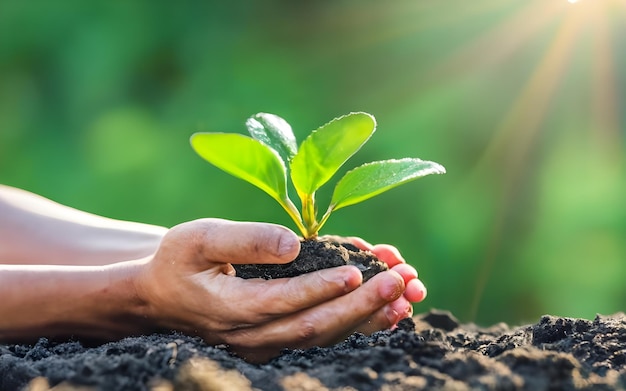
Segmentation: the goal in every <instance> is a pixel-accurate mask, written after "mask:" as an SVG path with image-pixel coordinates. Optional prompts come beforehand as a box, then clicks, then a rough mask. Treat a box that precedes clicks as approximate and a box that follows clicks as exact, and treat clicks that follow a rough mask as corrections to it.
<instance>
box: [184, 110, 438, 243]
mask: <svg viewBox="0 0 626 391" xmlns="http://www.w3.org/2000/svg"><path fill="white" fill-rule="evenodd" d="M246 127H247V128H248V132H249V133H250V135H251V136H252V137H248V136H244V135H241V134H235V133H195V134H193V135H192V136H191V145H192V147H193V149H194V150H195V151H196V152H197V153H198V154H199V155H200V156H201V157H202V158H204V159H205V160H207V161H208V162H209V163H211V164H213V165H215V166H216V167H218V168H220V169H222V170H224V171H226V172H227V173H229V174H231V175H234V176H236V177H238V178H240V179H243V180H245V181H248V182H250V183H251V184H253V185H255V186H257V187H259V188H260V189H261V190H263V191H265V192H266V193H267V194H269V195H270V196H271V197H272V198H274V199H275V200H276V201H278V203H279V204H280V205H281V206H282V207H283V208H284V209H285V211H287V213H288V214H289V216H291V218H292V219H293V221H294V222H295V223H296V225H297V227H298V229H299V230H300V232H302V235H303V236H304V238H305V239H313V238H316V237H317V234H318V232H319V230H320V229H321V228H322V226H323V225H324V223H326V221H327V220H328V217H329V216H330V214H331V213H332V212H334V211H336V210H338V209H340V208H343V207H345V206H348V205H353V204H356V203H358V202H361V201H365V200H366V199H368V198H371V197H374V196H375V195H378V194H380V193H382V192H384V191H387V190H389V189H391V188H394V187H396V186H399V185H401V184H403V183H406V182H409V181H411V180H414V179H417V178H421V177H423V176H426V175H430V174H443V173H445V169H444V168H443V167H442V166H441V165H439V164H437V163H435V162H429V161H423V160H420V159H417V158H405V159H392V160H383V161H376V162H372V163H366V164H363V165H362V166H359V167H357V168H355V169H353V170H351V171H348V172H347V173H346V174H345V175H344V176H343V178H341V179H340V180H339V182H337V184H336V186H335V189H334V192H333V195H332V198H331V201H330V205H329V206H328V208H327V209H326V211H325V212H324V214H323V215H322V216H321V218H320V219H319V220H318V219H317V209H318V208H317V204H316V202H315V192H316V191H317V190H318V189H319V188H320V187H322V186H323V185H324V184H325V183H326V182H328V180H329V179H330V178H331V177H332V176H333V175H334V174H335V173H336V172H337V170H339V168H340V167H341V166H342V165H343V164H344V163H345V162H346V161H347V160H348V159H349V158H350V157H351V156H352V155H353V154H354V153H355V152H357V151H358V150H359V149H360V148H361V147H362V146H363V144H365V142H366V141H367V140H368V139H369V138H370V136H371V135H372V134H373V133H374V131H375V130H376V120H375V119H374V117H373V116H372V115H370V114H367V113H361V112H359V113H350V114H347V115H344V116H342V117H339V118H335V119H334V120H332V121H330V122H329V123H327V124H326V125H323V126H322V127H320V128H319V129H317V130H315V131H314V132H312V133H311V134H310V135H309V136H308V137H307V138H306V139H305V140H304V141H303V142H302V144H300V147H299V148H298V145H297V144H296V138H295V136H294V134H293V131H292V130H291V126H290V125H289V124H288V123H287V122H286V121H285V120H284V119H282V118H280V117H278V116H276V115H273V114H267V113H259V114H256V115H254V116H252V117H250V118H249V119H248V120H247V121H246ZM288 172H289V174H290V178H291V182H292V184H293V187H294V188H295V190H296V193H297V194H298V197H299V198H300V201H301V205H302V213H301V212H300V211H299V210H298V208H297V207H296V206H295V205H294V203H293V202H292V201H291V199H290V198H289V194H288V190H287V173H288Z"/></svg>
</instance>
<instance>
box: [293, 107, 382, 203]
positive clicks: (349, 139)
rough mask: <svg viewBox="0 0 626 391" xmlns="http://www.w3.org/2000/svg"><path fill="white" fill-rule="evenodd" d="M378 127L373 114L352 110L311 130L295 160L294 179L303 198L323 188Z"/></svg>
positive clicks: (294, 183)
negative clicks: (353, 111)
mask: <svg viewBox="0 0 626 391" xmlns="http://www.w3.org/2000/svg"><path fill="white" fill-rule="evenodd" d="M375 130H376V120H375V119H374V117H373V116H371V115H370V114H367V113H351V114H348V115H345V116H342V117H339V118H336V119H334V120H332V121H331V122H329V123H327V124H326V125H324V126H322V127H320V128H319V129H317V130H316V131H314V132H313V133H311V134H310V135H309V137H307V138H306V140H304V142H302V144H301V145H300V149H299V151H298V153H297V154H296V155H295V156H294V157H293V159H292V160H291V165H290V168H291V180H292V182H293V185H294V187H295V188H296V191H297V192H298V195H299V196H300V197H301V198H302V197H303V195H306V194H313V193H314V192H315V191H316V190H317V189H319V188H320V187H321V186H322V185H323V184H324V183H326V182H327V181H328V180H329V179H330V178H331V177H332V176H333V175H334V174H335V173H336V172H337V170H338V169H339V167H341V166H342V165H343V164H344V163H345V162H346V160H348V159H349V158H350V156H352V155H353V154H354V153H355V152H356V151H358V150H359V149H360V148H361V146H362V145H363V144H364V143H365V142H366V141H367V140H368V139H369V138H370V136H371V135H372V133H374V131H375Z"/></svg>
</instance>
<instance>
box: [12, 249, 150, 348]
mask: <svg viewBox="0 0 626 391" xmlns="http://www.w3.org/2000/svg"><path fill="white" fill-rule="evenodd" d="M142 267H143V262H142V261H130V262H123V263H117V264H114V265H107V266H87V267H85V266H80V267H78V266H40V265H37V266H17V265H0V297H1V298H2V302H1V303H0V342H12V341H28V340H32V339H36V338H38V337H42V336H45V337H69V336H77V337H91V338H98V339H105V340H111V339H116V338H121V337H124V336H128V335H132V334H139V333H146V332H150V331H153V330H151V327H152V326H150V325H149V323H148V322H147V319H145V318H144V312H145V306H146V303H145V302H143V301H142V299H141V298H140V297H139V296H138V295H137V292H136V291H135V285H134V281H135V278H136V277H137V275H138V273H140V270H141V268H142Z"/></svg>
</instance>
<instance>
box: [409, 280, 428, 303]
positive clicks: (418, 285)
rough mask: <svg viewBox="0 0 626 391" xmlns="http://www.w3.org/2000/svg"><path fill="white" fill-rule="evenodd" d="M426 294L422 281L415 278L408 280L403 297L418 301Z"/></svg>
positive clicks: (413, 301) (414, 301)
mask: <svg viewBox="0 0 626 391" xmlns="http://www.w3.org/2000/svg"><path fill="white" fill-rule="evenodd" d="M427 294H428V291H427V290H426V287H425V286H424V283H423V282H422V281H420V280H419V279H417V278H416V279H413V280H411V281H409V282H408V283H407V284H406V288H405V290H404V297H405V298H406V299H407V300H408V301H410V302H412V303H419V302H420V301H422V300H424V299H425V298H426V295H427Z"/></svg>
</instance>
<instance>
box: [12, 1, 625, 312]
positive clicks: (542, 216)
mask: <svg viewBox="0 0 626 391" xmlns="http://www.w3.org/2000/svg"><path fill="white" fill-rule="evenodd" d="M625 37H626V3H624V1H623V0H580V1H579V2H578V3H575V4H572V3H570V2H568V1H566V0H475V1H453V0H422V1H420V0H412V1H402V0H401V1H386V2H383V1H375V0H362V1H350V0H339V1H286V0H283V1H278V0H270V1H264V2H249V1H241V0H229V1H221V2H164V1H163V2H148V1H146V2H140V1H109V2H104V1H94V2H81V1H75V2H72V1H59V2H47V1H8V0H0V182H1V183H5V184H9V185H13V186H18V187H22V188H25V189H28V190H31V191H34V192H37V193H39V194H42V195H44V196H46V197H49V198H51V199H53V200H56V201H58V202H61V203H64V204H67V205H71V206H74V207H76V208H81V209H84V210H87V211H90V212H94V213H98V214H102V215H105V216H109V217H114V218H120V219H127V220H135V221H142V222H148V223H154V224H161V225H166V226H172V225H175V224H177V223H180V222H183V221H185V220H189V219H195V218H200V217H205V216H213V217H222V218H228V219H234V220H256V221H270V222H277V223H281V224H285V225H287V226H289V227H291V228H294V229H295V227H293V225H292V223H291V222H290V221H289V220H288V216H287V215H286V214H285V213H284V212H283V210H282V209H281V208H280V206H279V205H278V204H276V203H275V202H274V201H273V200H272V199H271V198H270V197H268V196H267V195H265V194H264V193H262V192H261V191H260V190H258V189H257V188H255V187H253V186H251V185H249V184H247V183H245V182H242V181H240V180H238V179H235V178H233V177H230V176H229V175H227V174H225V173H223V172H221V171H219V170H218V169H216V168H214V167H213V166H211V165H209V164H208V163H206V162H204V161H203V160H201V159H200V158H199V157H198V156H196V155H195V153H194V152H193V151H192V149H191V148H190V146H189V136H190V135H191V134H192V133H193V132H196V131H225V132H245V128H244V122H245V120H246V118H247V117H248V116H250V115H252V114H254V113H257V112H269V113H274V114H278V115H280V116H281V117H283V118H285V119H286V120H287V121H289V122H290V123H291V125H292V127H293V129H294V131H295V133H296V135H297V137H299V138H300V139H302V138H303V137H304V136H305V135H307V134H308V133H309V132H310V131H311V130H313V129H315V128H317V127H318V126H320V125H322V124H323V123H325V122H327V121H329V120H330V119H332V118H334V117H336V116H339V115H342V114H346V113H348V112H350V111H367V112H369V113H371V114H373V115H374V116H376V118H377V120H378V130H377V132H376V133H375V134H374V136H373V137H372V139H371V140H370V141H369V143H368V144H366V146H365V147H364V148H363V149H362V150H361V151H360V152H359V153H358V154H357V155H355V157H354V158H353V159H352V160H350V161H349V162H348V164H347V165H346V167H345V168H346V169H348V168H352V167H354V166H356V165H357V164H359V163H361V162H366V161H371V160H379V159H387V158H400V157H420V158H423V159H427V160H434V161H437V162H439V163H441V164H443V165H444V166H445V167H446V168H447V170H448V173H447V174H446V175H444V176H431V177H427V178H424V179H420V180H419V181H416V182H412V183H410V184H407V185H404V186H402V187H399V188H397V189H394V190H391V191H390V192H388V193H385V194H383V195H381V196H379V197H376V198H373V199H371V200H369V201H366V202H365V203H363V204H359V205H356V206H353V207H350V208H346V209H343V210H340V211H338V212H337V213H336V214H334V215H333V216H332V217H331V218H330V220H329V222H328V224H327V225H326V226H325V228H324V231H323V232H322V233H327V234H330V233H332V234H340V235H357V236H361V237H363V238H365V239H366V240H368V241H370V242H374V243H390V244H393V245H395V246H397V247H398V248H399V249H400V250H401V252H402V253H403V255H404V256H405V258H406V259H407V260H408V261H409V262H411V263H412V264H414V265H415V266H416V267H417V268H418V270H419V272H420V275H421V277H422V279H423V280H424V281H425V283H426V284H427V286H428V288H429V297H428V298H427V300H426V301H425V302H423V303H422V304H418V305H416V307H415V311H416V312H421V311H426V310H428V309H429V308H431V307H434V308H442V309H448V310H451V311H452V312H453V313H454V314H455V315H457V316H458V317H459V318H460V319H461V320H463V321H476V322H478V323H480V324H491V323H494V322H499V321H504V322H509V323H518V324H519V323H523V322H531V321H536V320H537V318H538V317H539V316H540V315H542V314H546V313H549V314H553V315H560V316H573V317H584V318H593V317H594V316H595V314H596V313H604V314H608V313H613V312H616V311H621V310H624V308H625V307H626V283H625V280H626V270H625V269H626V240H625V235H626V201H625V199H626V175H625V174H626V172H625V166H626V164H625V153H624V150H625V147H626V144H625V141H624V137H625V133H626V107H625V106H624V105H625V101H626V71H625V70H626V45H624V38H625ZM328 192H329V190H326V191H325V192H322V194H321V195H320V200H321V201H322V203H324V202H326V201H327V198H328Z"/></svg>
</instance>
